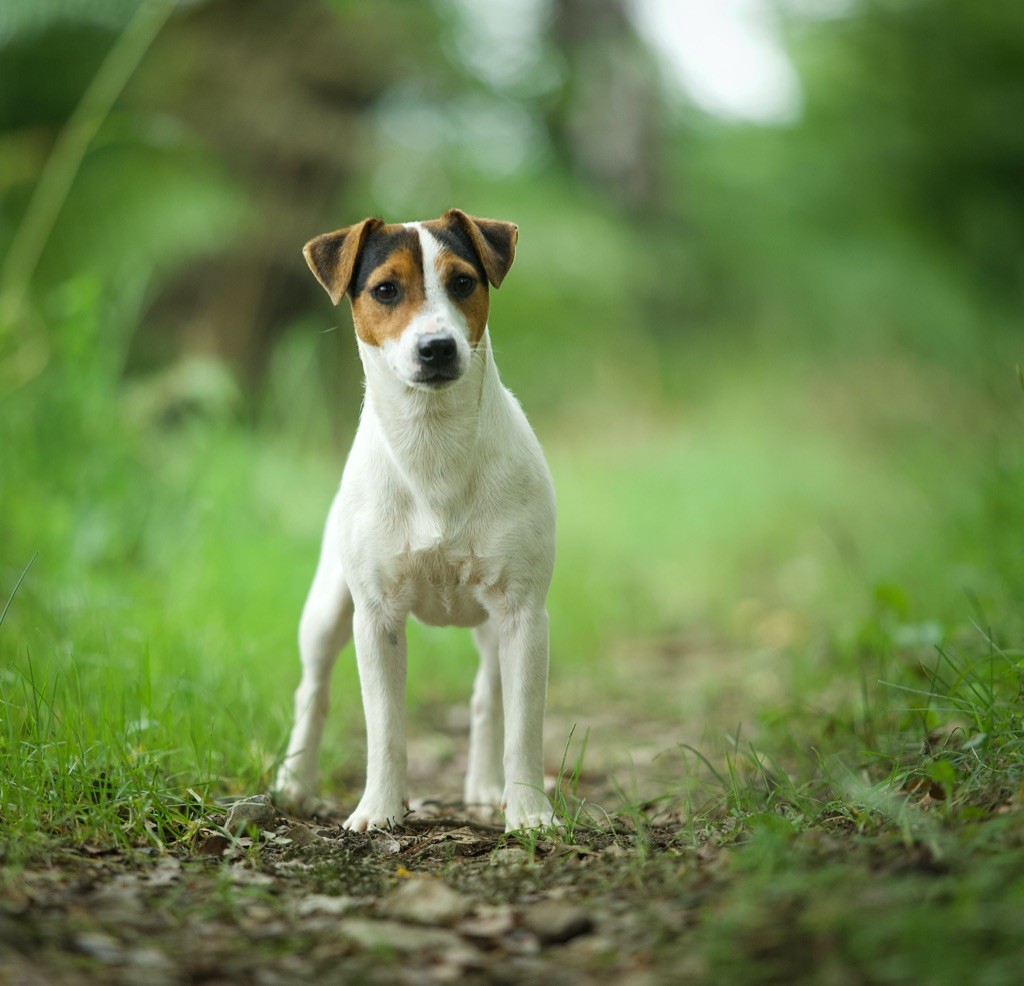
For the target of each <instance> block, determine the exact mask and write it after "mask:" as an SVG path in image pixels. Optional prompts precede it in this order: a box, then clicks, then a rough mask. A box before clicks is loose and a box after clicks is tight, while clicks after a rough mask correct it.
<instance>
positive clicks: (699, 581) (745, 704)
mask: <svg viewBox="0 0 1024 986" xmlns="http://www.w3.org/2000/svg"><path fill="white" fill-rule="evenodd" d="M709 4H710V0H708V4H700V3H694V2H685V3H682V2H681V3H679V4H678V5H676V6H675V7H673V5H672V4H671V3H658V2H655V0H650V2H637V3H632V2H629V0H529V2H524V3H516V2H512V0H501V2H494V3H487V2H484V0H434V2H424V3H412V2H402V0H379V2H375V3H358V2H345V0H336V2H326V0H291V2H288V3H282V2H277V0H196V2H181V3H177V4H174V3H170V4H162V3H157V2H155V0H154V2H151V3H147V4H143V5H141V6H140V5H138V4H137V3H135V2H131V0H89V2H85V0H80V2H75V0H7V2H5V3H4V4H3V6H2V8H0V598H3V599H8V598H9V597H10V595H11V592H12V590H13V588H14V586H15V584H16V583H17V582H18V579H19V577H20V576H21V575H22V573H23V572H24V571H25V569H26V566H29V565H30V562H31V565H30V567H28V571H27V574H26V575H25V577H24V580H23V582H22V584H21V587H20V589H19V590H18V595H17V598H16V600H15V603H14V604H13V605H11V607H10V610H9V612H8V613H7V616H6V618H5V621H4V624H3V627H2V629H0V655H2V661H3V665H2V668H0V674H3V675H4V676H5V677H4V681H5V682H7V683H8V684H9V685H10V684H11V683H13V682H14V681H15V680H20V679H18V677H17V676H18V675H22V674H23V673H24V669H25V667H27V666H30V665H31V666H32V667H33V668H37V669H38V668H42V667H44V666H45V667H47V668H50V669H51V671H52V672H53V673H54V674H59V675H60V676H61V677H60V678H59V680H60V682H61V684H60V685H59V687H58V686H54V687H55V691H54V693H53V694H54V696H56V697H55V698H54V702H55V703H56V704H61V703H65V704H66V705H67V706H68V707H69V708H70V707H71V706H75V707H80V708H81V709H84V710H86V711H87V712H88V713H89V714H88V715H87V716H86V720H85V721H96V722H98V721H100V720H102V719H104V717H107V718H108V719H109V718H110V717H111V716H112V717H113V719H114V720H115V721H118V722H120V723H121V726H120V727H119V729H122V727H123V728H127V729H128V730H129V734H130V736H131V737H136V738H137V737H138V736H142V735H144V734H146V731H147V730H164V731H165V732H164V734H163V735H171V733H174V732H175V731H177V732H178V733H179V734H180V736H183V737H187V740H183V742H184V745H185V746H187V747H188V748H189V750H190V757H191V759H190V760H189V761H188V762H189V763H190V764H195V763H201V764H202V765H203V769H204V772H205V774H206V776H208V777H216V778H217V779H218V781H217V782H218V783H224V779H225V778H231V777H241V778H244V779H246V781H247V782H249V783H252V782H254V780H255V779H260V780H265V779H266V777H267V776H269V771H270V769H271V768H272V764H273V760H274V758H275V757H276V756H277V755H279V753H280V749H281V744H282V743H283V740H284V736H285V730H286V727H287V720H288V716H289V714H290V691H291V689H292V687H293V686H294V683H295V681H296V678H297V657H296V654H295V646H294V628H295V624H296V621H297V617H298V613H299V609H300V607H301V603H302V599H303V596H304V593H305V590H306V587H307V584H308V580H309V577H310V575H311V573H312V569H313V565H314V561H315V555H316V551H317V546H318V541H319V533H320V528H321V524H322V522H323V518H324V516H325V513H326V508H327V505H328V503H329V502H330V498H331V495H332V492H333V489H334V486H335V484H336V482H337V478H338V475H339V473H340V468H341V465H342V463H343V461H344V456H345V453H346V450H347V447H348V443H349V441H350V436H351V434H352V431H353V428H354V425H355V422H356V420H357V415H358V410H359V404H360V399H361V374H360V366H359V363H358V359H357V357H356V350H355V345H354V343H353V340H352V337H351V336H352V333H351V323H350V320H349V315H348V311H347V305H345V306H343V307H341V308H338V309H336V310H335V309H331V308H330V306H329V304H328V301H327V299H326V297H325V296H324V294H323V292H322V291H321V290H320V288H319V287H318V286H317V284H316V283H315V282H314V281H313V279H312V278H311V277H310V276H309V274H308V271H307V270H306V267H305V264H304V263H303V260H302V257H301V254H300V250H301V246H302V244H303V243H304V242H305V241H306V240H307V239H308V238H310V237H311V236H312V235H314V234H316V233H320V232H324V231H326V230H328V229H332V228H336V227H338V226H341V225H345V224H348V223H350V222H353V221H356V220H358V219H360V218H362V217H364V216H366V215H376V214H379V215H382V216H384V217H385V218H386V219H388V220H389V221H398V220H408V219H415V218H429V217H433V216H437V215H438V214H440V212H441V211H443V210H444V209H446V208H448V207H450V206H453V205H454V206H458V207H460V208H462V209H464V210H466V211H468V212H471V213H475V214H478V215H484V216H491V217H496V218H503V219H510V220H513V221H515V222H517V223H518V224H519V227H520V241H519V252H518V256H517V260H516V264H515V267H514V268H513V271H512V273H511V275H510V277H509V279H508V280H507V282H506V284H505V285H504V286H503V287H502V289H501V291H499V292H497V293H496V294H495V295H494V297H493V299H492V315H491V331H492V336H493V339H494V345H495V349H496V352H497V357H498V364H499V367H500V370H501V372H502V376H503V379H504V380H505V382H506V383H507V384H508V385H509V386H510V387H511V388H512V389H513V390H514V391H515V392H516V393H517V395H519V397H520V398H521V400H522V402H523V404H524V406H525V407H526V409H527V412H528V413H529V415H530V417H531V420H532V421H533V423H534V425H535V427H536V429H537V431H538V433H539V435H540V437H541V440H542V442H543V444H544V446H545V448H546V449H547V451H548V454H549V457H550V460H551V463H552V467H553V470H554V473H555V480H556V486H557V489H558V493H559V504H560V535H559V537H560V541H559V562H558V568H557V575H556V581H555V584H554V586H553V589H552V597H551V611H552V632H553V679H552V708H553V710H554V711H555V712H556V713H557V712H558V710H559V709H563V710H567V711H566V713H565V714H566V715H567V716H569V717H570V718H572V717H575V716H576V715H578V712H572V711H571V710H579V709H581V708H590V709H593V708H595V707H600V705H601V704H602V703H604V704H605V705H609V706H610V705H612V704H614V703H616V702H620V701H621V702H626V703H627V704H628V703H629V702H630V701H634V702H635V708H637V709H642V710H644V712H643V714H644V715H647V714H653V713H652V712H651V710H652V709H655V710H657V711H658V713H659V714H663V715H665V716H666V717H667V718H668V719H670V720H671V721H677V722H679V723H680V724H684V725H681V728H683V729H685V730H688V732H687V733H686V735H687V736H688V737H690V738H694V737H696V736H699V734H700V730H701V723H703V722H717V721H720V720H718V719H716V718H715V716H716V715H718V714H719V713H721V715H722V716H725V717H726V718H728V717H730V716H731V717H732V718H731V719H730V723H731V725H735V723H736V721H737V720H739V719H741V718H742V719H748V718H749V719H752V720H756V719H757V716H758V714H760V711H763V710H764V709H779V708H783V707H784V706H785V703H786V702H787V701H789V699H790V697H791V696H793V695H794V694H800V695H813V696H814V702H815V703H817V705H818V706H821V707H827V706H829V705H830V704H831V703H835V702H839V701H842V699H843V696H845V695H848V694H851V693H856V692H857V690H858V688H859V687H860V678H861V665H860V664H859V663H858V662H859V661H860V660H861V655H862V649H863V644H864V640H865V639H866V635H867V636H870V635H871V634H874V633H876V631H877V630H878V627H879V626H881V627H882V628H883V629H884V630H885V631H886V632H887V633H890V634H892V635H894V639H898V640H899V641H900V642H901V644H902V645H908V646H914V645H916V644H919V645H920V646H921V647H927V646H929V645H930V644H932V643H935V642H936V641H938V640H941V639H942V638H943V637H944V635H946V634H947V633H948V632H949V631H950V628H951V627H954V626H959V625H962V624H963V623H964V622H965V621H967V620H968V619H970V618H972V617H973V618H976V619H980V620H982V621H984V620H986V619H987V618H988V617H989V615H990V614H993V613H1002V612H1010V613H1012V612H1013V611H1014V608H1015V607H1019V603H1020V601H1021V594H1022V589H1024V579H1022V578H1021V574H1022V571H1024V555H1022V537H1021V530H1022V526H1021V520H1022V514H1024V508H1022V501H1024V497H1022V495H1021V494H1022V491H1024V484H1022V477H1024V467H1022V460H1021V443H1020V436H1021V425H1022V424H1024V403H1022V394H1021V388H1020V384H1019V383H1018V380H1017V377H1016V375H1015V364H1016V363H1017V362H1018V361H1020V360H1021V358H1022V350H1024V345H1022V342H1024V333H1022V331H1021V329H1022V325H1021V304H1022V300H1024V260H1022V258H1024V181H1022V180H1021V179H1022V175H1024V127H1022V126H1021V120H1022V119H1024V7H1020V6H1014V5H1012V4H968V3H963V2H958V0H920V2H916V3H903V2H897V0H845V2H836V3H828V4H811V3H807V2H798V0H777V2H769V0H765V2H763V3H753V2H751V3H733V4H731V5H725V7H730V8H732V9H734V11H735V13H736V16H737V17H739V18H741V19H742V18H746V19H747V20H748V21H749V22H750V23H751V24H755V25H757V26H758V30H759V31H760V37H761V43H762V46H763V45H764V44H766V43H768V42H766V41H765V38H768V39H769V41H770V44H771V45H772V46H773V47H772V48H771V51H770V57H769V58H768V61H769V62H770V63H771V64H772V65H774V66H775V71H776V75H778V73H779V72H781V73H782V78H783V80H784V83H785V84H781V92H782V95H781V96H778V94H776V95H777V98H776V99H775V102H774V103H772V101H771V99H768V101H767V103H765V101H764V100H761V101H760V102H759V101H758V95H759V93H760V95H761V96H764V95H765V92H767V89H763V90H762V89H759V86H761V85H763V86H764V87H769V88H770V79H767V78H766V80H765V81H764V82H763V83H759V81H758V76H757V71H756V69H757V65H756V57H757V55H756V51H755V52H754V53H753V54H752V53H751V52H750V51H748V50H747V49H745V48H743V47H742V46H741V47H740V48H738V49H735V50H732V49H729V48H728V45H725V47H723V48H722V49H721V54H720V56H716V52H718V49H717V48H714V46H711V47H710V49H709V51H706V52H704V56H705V57H704V61H705V62H707V61H708V60H709V58H710V59H711V61H712V63H714V60H715V57H720V58H722V59H726V60H727V64H729V65H731V66H732V68H733V69H734V70H735V71H734V74H735V75H736V76H737V78H740V77H745V76H744V73H746V75H750V74H751V73H753V76H752V78H753V81H752V82H751V83H750V87H749V88H750V92H751V93H752V96H750V97H749V98H748V102H747V104H746V107H747V109H746V111H745V110H744V104H742V103H741V104H738V105H730V104H728V101H725V102H722V101H721V100H719V102H718V103H716V101H715V98H714V97H713V95H712V96H710V97H709V96H708V94H707V92H706V91H705V90H702V88H701V85H702V83H701V77H700V75H699V72H698V73H697V75H694V74H693V73H694V72H697V70H698V69H699V67H700V59H699V58H697V60H696V61H691V62H687V61H686V50H687V49H686V45H685V44H684V45H683V47H682V49H678V50H676V49H673V46H672V37H674V36H680V37H682V38H683V39H684V41H685V40H686V39H687V38H689V37H690V35H689V34H688V31H689V29H690V27H691V26H692V27H693V31H694V32H696V31H697V29H698V27H699V25H700V23H701V22H700V17H701V15H702V14H703V15H706V14H707V13H708V10H709V9H710V8H709ZM687 18H689V20H687ZM680 25H682V26H681V27H680ZM714 39H715V36H714V35H712V36H711V37H710V40H709V41H708V45H711V41H713V40H714ZM719 41H721V38H719ZM688 50H689V51H690V57H691V59H692V58H694V57H695V56H694V54H693V53H694V50H696V52H697V55H700V54H701V51H700V46H699V45H697V46H696V48H695V46H694V45H693V44H690V46H689V49H688ZM673 52H674V53H673ZM728 59H732V62H729V61H728ZM695 66H696V67H695ZM780 66H781V68H780ZM688 73H689V74H688ZM688 79H689V80H690V81H689V82H687V80H688ZM786 80H788V81H786ZM777 88H778V87H777ZM769 95H770V93H769ZM412 632H413V634H414V641H413V647H412V648H411V654H412V655H413V659H412V662H411V667H410V694H411V697H412V700H413V703H414V706H416V707H419V708H422V709H429V708H431V706H432V703H433V704H437V703H447V702H449V701H453V700H455V699H456V698H460V697H462V696H464V695H465V694H467V693H468V686H469V681H470V673H471V672H470V668H471V665H472V652H471V648H470V644H469V641H468V637H467V636H466V635H465V634H463V633H459V632H456V631H430V632H425V631H421V630H418V629H414V630H413V631H412ZM872 639H875V638H873V637H872ZM341 668H342V670H341V672H340V674H339V676H338V679H339V680H338V683H337V684H336V687H335V692H336V704H337V705H338V707H339V708H340V709H341V711H342V713H343V715H342V716H341V717H340V718H341V721H342V722H344V723H348V724H349V725H348V726H345V727H342V728H341V729H340V730H339V729H335V731H334V733H332V738H331V739H330V740H329V743H331V744H333V746H332V747H331V755H332V762H333V763H334V764H336V766H335V768H334V770H335V782H336V783H337V782H340V780H344V778H346V777H348V776H349V774H350V773H351V775H352V776H353V777H357V776H358V772H359V765H358V758H356V757H354V756H350V755H348V752H349V746H348V744H349V743H350V741H352V737H354V736H356V735H357V733H358V715H357V712H356V710H357V709H358V698H357V692H356V685H355V676H354V669H353V667H352V662H351V661H344V660H343V661H342V664H341ZM40 673H42V672H40ZM55 680H56V679H55ZM12 687H13V686H12ZM128 693H130V694H131V695H132V696H133V698H132V702H133V703H135V704H131V703H128V704H129V705H131V707H132V708H135V707H136V706H137V705H138V703H140V702H141V703H142V706H144V707H145V708H147V709H148V710H149V713H147V715H146V716H141V717H135V716H134V714H133V715H132V716H129V717H128V722H127V726H126V727H125V725H124V723H125V719H124V717H123V716H122V718H121V719H120V720H118V719H117V715H116V713H117V708H118V707H119V703H121V704H123V703H124V702H125V701H126V700H125V699H124V695H125V694H128ZM595 696H596V697H595ZM225 709H227V710H229V713H230V714H229V715H227V716H225V715H224V710H225ZM634 714H635V713H634ZM350 727H351V728H350ZM83 728H86V727H85V726H83ZM97 728H99V727H97ZM231 730H236V732H235V733H233V734H231V736H230V742H229V741H227V740H226V735H227V733H230V731H231ZM116 731H117V730H115V732H116ZM122 731H123V729H122ZM168 731H169V732H168ZM100 735H101V734H100V733H97V736H100ZM556 739H557V741H558V742H562V741H564V733H562V734H561V735H560V736H559V737H557V738H556ZM109 740H110V737H109V736H108V737H106V740H105V741H109ZM132 742H133V744H135V746H138V745H139V744H140V743H142V740H137V739H132ZM150 742H151V745H152V744H153V743H154V742H155V741H153V740H151V741H150ZM86 746H88V744H86ZM183 769H185V768H183ZM228 783H230V781H228ZM239 783H242V782H241V781H240V782H239ZM353 783H355V782H354V781H353Z"/></svg>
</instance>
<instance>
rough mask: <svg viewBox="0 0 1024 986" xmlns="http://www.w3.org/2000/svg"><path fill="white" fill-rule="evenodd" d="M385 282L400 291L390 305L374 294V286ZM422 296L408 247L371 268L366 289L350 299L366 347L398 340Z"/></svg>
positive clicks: (415, 262)
mask: <svg viewBox="0 0 1024 986" xmlns="http://www.w3.org/2000/svg"><path fill="white" fill-rule="evenodd" d="M384 281H393V282H394V283H395V284H397V285H398V289H399V291H400V292H401V296H400V297H399V298H398V299H397V300H396V301H393V302H391V303H390V304H382V303H381V302H379V301H377V300H376V298H374V296H373V289H374V288H375V287H376V286H377V285H378V284H381V283H383V282H384ZM425 299H426V291H425V289H424V286H423V274H422V272H421V270H420V266H419V262H418V260H417V258H416V256H414V254H413V251H412V250H411V249H410V248H408V247H402V248H400V249H398V250H396V251H395V252H394V253H392V254H390V255H389V256H388V258H387V260H385V261H384V263H382V264H381V265H380V266H379V267H376V268H374V270H373V271H372V272H371V273H370V276H369V278H368V279H367V281H366V290H365V291H361V292H360V293H359V295H358V297H356V299H355V300H354V301H353V302H352V321H353V322H354V324H355V327H356V335H358V336H359V338H360V339H362V341H363V342H365V343H366V344H367V345H369V346H380V345H382V344H383V343H384V342H385V341H386V340H388V339H397V338H398V337H399V336H400V335H401V334H402V333H403V332H404V331H405V329H406V327H407V326H408V324H409V323H410V322H411V321H412V320H413V319H414V318H415V317H416V315H417V314H419V311H420V309H421V308H422V307H423V302H424V300H425Z"/></svg>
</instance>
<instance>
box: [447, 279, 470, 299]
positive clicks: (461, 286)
mask: <svg viewBox="0 0 1024 986" xmlns="http://www.w3.org/2000/svg"><path fill="white" fill-rule="evenodd" d="M475 287H476V278H475V277H470V276H469V274H457V275H456V276H455V277H453V278H452V282H451V284H449V285H448V288H449V290H450V291H451V293H452V294H453V295H455V297H456V298H467V297H469V295H471V294H472V293H473V288H475Z"/></svg>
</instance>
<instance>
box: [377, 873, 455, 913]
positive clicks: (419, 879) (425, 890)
mask: <svg viewBox="0 0 1024 986" xmlns="http://www.w3.org/2000/svg"><path fill="white" fill-rule="evenodd" d="M385 910H386V911H387V913H388V915H389V916H390V917H394V918H398V919H399V920H400V921H409V922H411V923H412V924H425V925H450V924H454V923H455V922H456V921H460V920H462V918H464V917H466V915H467V914H469V912H470V911H472V910H473V902H472V901H471V900H469V899H468V898H466V897H463V896H462V894H460V893H457V892H456V891H454V890H452V888H451V887H449V886H448V884H446V883H445V882H444V881H443V880H439V879H437V877H431V876H413V877H409V878H408V879H407V880H405V882H403V883H402V885H401V886H400V887H399V888H398V889H397V890H396V891H395V892H394V893H392V894H391V896H390V897H389V898H388V900H387V901H386V903H385Z"/></svg>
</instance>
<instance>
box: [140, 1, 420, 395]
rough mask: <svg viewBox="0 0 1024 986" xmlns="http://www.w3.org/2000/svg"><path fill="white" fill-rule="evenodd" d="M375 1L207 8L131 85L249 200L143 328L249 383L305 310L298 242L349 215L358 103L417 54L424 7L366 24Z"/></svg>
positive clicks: (177, 29) (185, 19)
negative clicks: (397, 30)
mask: <svg viewBox="0 0 1024 986" xmlns="http://www.w3.org/2000/svg"><path fill="white" fill-rule="evenodd" d="M375 6H376V7H377V10H378V12H379V13H380V14H382V15H385V14H386V11H385V10H384V8H386V7H390V6H392V5H391V4H381V5H366V6H365V7H360V6H358V5H356V6H349V7H346V8H345V9H344V10H343V11H338V10H337V9H335V8H334V7H332V6H330V5H328V4H326V3H323V2H321V0H290V2H289V3H281V2H280V0H211V2H207V3H205V4H201V5H199V6H197V7H195V8H193V9H191V10H189V11H188V12H187V13H185V14H184V15H183V16H181V17H180V18H178V19H176V20H175V22H174V23H173V24H172V25H171V26H170V27H169V29H168V31H167V32H166V34H165V36H164V37H163V38H162V39H161V42H160V44H159V45H158V48H157V50H156V51H155V52H154V56H155V57H154V58H153V59H151V61H150V63H149V64H148V65H147V66H146V72H145V76H144V78H143V79H142V81H141V83H140V92H139V95H140V98H141V99H142V100H143V101H144V102H147V103H149V104H150V105H156V106H159V107H162V108H163V109H164V110H165V111H166V112H168V113H170V114H172V115H173V116H174V117H175V118H176V119H178V120H179V121H180V122H181V123H183V124H184V125H185V126H186V127H187V128H188V129H190V130H192V131H194V132H195V133H197V134H198V135H199V136H200V137H201V139H202V141H203V143H204V144H205V145H206V146H207V147H209V148H210V149H211V150H212V151H213V153H214V154H215V155H216V157H217V158H218V159H219V160H220V161H221V162H222V163H223V164H225V165H226V166H227V168H228V169H229V171H230V173H231V178H232V180H233V181H234V182H236V183H237V184H238V185H240V186H241V187H242V188H243V189H244V191H245V195H246V197H247V199H248V219H247V222H246V224H245V228H244V230H243V231H242V233H241V235H240V236H239V237H238V239H237V240H236V242H235V243H234V245H233V246H232V247H231V248H230V249H228V250H226V251H223V252H221V253H220V254H219V255H218V256H217V257H215V258H212V259H211V260H210V261H209V262H207V263H204V264H196V265H193V266H192V267H191V268H190V269H188V270H186V271H183V272H182V273H181V274H180V275H179V276H177V277H175V278H174V279H173V280H172V281H171V282H170V283H169V284H168V285H167V287H166V288H165V290H164V291H163V293H162V295H161V297H160V298H159V299H158V300H157V302H156V304H155V305H154V307H153V310H152V311H151V313H150V316H149V318H148V319H147V322H148V323H149V328H150V330H151V331H155V332H156V333H158V334H160V335H162V336H166V333H168V332H172V333H175V334H176V336H177V338H178V340H179V344H180V347H181V349H183V350H184V351H185V352H189V353H200V354H203V355H213V356H216V357H220V358H224V359H226V360H228V361H229V362H230V363H231V364H232V365H234V366H237V367H239V368H241V369H242V371H243V373H244V374H245V376H246V377H247V378H248V379H249V380H250V381H256V380H258V379H260V377H261V376H262V374H263V371H264V369H265V363H266V360H267V358H268V356H269V354H270V351H271V349H272V342H273V337H274V336H275V334H277V333H279V332H280V331H281V330H282V329H283V328H285V327H286V325H287V322H288V321H289V319H293V318H294V316H295V314H296V313H298V312H301V311H302V310H303V309H305V308H308V307H309V304H310V298H311V297H312V295H311V294H310V290H309V283H308V278H307V272H306V267H305V263H304V261H303V260H302V256H301V248H302V245H303V244H304V243H305V242H306V240H307V239H309V238H310V237H311V236H313V235H315V234H316V233H319V232H324V231H325V228H330V227H331V226H332V225H341V222H342V220H343V219H345V218H348V219H350V218H351V217H343V216H341V215H339V214H337V213H338V210H339V209H340V207H341V204H342V200H343V197H344V194H345V189H346V188H347V187H348V186H349V185H350V184H351V183H352V181H353V178H354V176H356V175H358V174H360V173H361V172H362V171H363V170H364V167H365V153H364V149H365V147H366V142H367V139H368V134H367V130H366V127H365V124H364V122H363V116H364V114H365V112H366V110H367V108H368V107H369V106H370V105H371V104H372V103H373V102H374V101H375V100H376V99H377V98H378V97H379V96H380V95H381V93H383V92H384V91H385V90H386V89H387V88H388V87H389V86H391V85H392V84H393V83H394V80H395V78H396V76H400V75H401V74H402V73H403V71H408V70H410V65H415V64H416V61H417V60H418V59H419V58H421V57H425V56H424V53H423V48H422V45H421V41H422V37H423V34H424V33H427V34H429V29H427V30H426V31H425V28H424V21H425V20H426V21H427V24H428V25H429V22H430V18H431V16H432V15H430V12H429V11H426V13H424V12H422V11H421V12H416V11H411V12H410V13H409V15H408V16H403V17H402V19H401V20H398V19H396V18H395V17H394V16H382V18H381V20H380V21H379V22H375V20H374V13H375V12H374V9H373V8H374V7H375ZM378 23H380V24H389V25H390V26H391V27H392V28H394V26H395V25H396V24H401V25H402V26H403V33H402V35H401V36H398V37H396V36H395V34H394V32H393V31H392V33H390V34H388V35H385V34H384V32H383V29H382V27H380V26H378Z"/></svg>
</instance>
